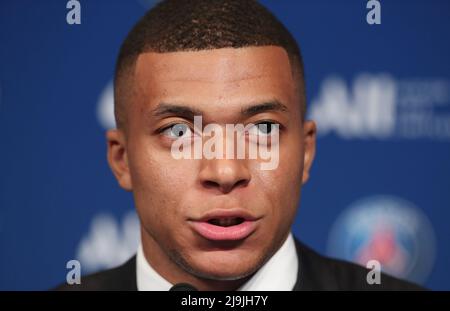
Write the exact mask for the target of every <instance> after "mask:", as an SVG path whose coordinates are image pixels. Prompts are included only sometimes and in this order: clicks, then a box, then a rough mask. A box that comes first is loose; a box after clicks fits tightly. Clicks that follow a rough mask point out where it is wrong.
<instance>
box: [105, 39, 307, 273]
mask: <svg viewBox="0 0 450 311" xmlns="http://www.w3.org/2000/svg"><path fill="white" fill-rule="evenodd" d="M132 79H133V90H132V92H130V93H133V95H132V96H131V97H130V98H129V100H128V102H127V105H128V108H127V117H126V120H127V121H126V122H127V130H126V131H125V132H122V131H118V130H114V131H110V132H109V133H108V139H109V161H110V164H111V167H112V168H113V171H114V173H115V175H116V177H117V179H118V180H119V183H120V184H121V186H122V187H123V188H125V189H127V190H131V191H133V195H134V199H135V204H136V208H137V211H138V214H139V217H140V220H141V225H142V239H143V244H144V249H145V248H146V247H147V248H148V247H151V248H152V249H147V250H146V255H147V257H150V258H149V259H150V261H151V263H152V265H155V266H157V267H161V266H163V265H164V264H165V263H164V261H165V260H168V259H170V260H171V261H172V263H173V262H175V263H176V264H177V266H178V267H181V268H183V270H185V271H188V272H189V273H191V274H193V275H196V276H200V277H205V278H210V279H218V280H219V279H222V280H224V279H235V278H240V277H243V276H247V275H249V274H251V273H253V272H254V271H255V270H256V269H258V268H259V267H260V266H261V265H262V264H263V263H264V262H265V261H266V260H267V259H268V258H269V257H270V256H271V255H272V254H273V253H274V252H275V251H276V250H277V249H278V248H279V247H280V245H281V244H282V243H283V242H284V240H285V238H286V237H287V234H288V233H289V231H290V227H291V225H292V222H293V220H294V217H295V213H296V208H297V203H298V200H299V197H300V189H301V185H302V183H304V182H306V180H307V178H308V171H309V168H310V165H311V162H312V158H313V156H314V139H315V128H314V124H313V123H312V122H306V123H304V122H302V117H301V109H300V105H301V103H300V102H299V101H300V99H299V95H298V91H297V88H296V81H295V80H294V78H293V76H292V70H291V67H290V63H289V59H288V56H287V53H286V52H285V51H284V50H283V49H282V48H279V47H271V46H267V47H248V48H239V49H231V48H230V49H216V50H205V51H195V52H175V53H144V54H141V55H140V56H139V57H138V60H137V62H136V67H135V71H134V77H133V78H132ZM274 102H276V103H279V104H281V106H284V107H283V109H280V106H276V107H273V106H271V107H269V108H267V105H266V106H264V104H265V103H274ZM254 106H259V107H261V106H264V107H265V108H262V109H248V108H250V107H254ZM167 107H172V108H171V109H167ZM173 107H177V109H173ZM179 107H183V108H182V109H179ZM189 110H190V111H192V112H195V113H194V114H196V115H197V114H201V116H202V119H203V120H202V121H203V126H205V125H207V124H209V123H215V124H218V125H220V126H223V128H224V129H225V125H226V124H238V123H239V124H244V125H246V124H249V123H253V124H257V123H260V122H268V121H270V122H272V123H275V124H279V142H278V144H279V164H278V166H277V167H276V168H275V169H272V170H261V167H260V165H259V164H260V162H261V161H262V160H261V159H248V158H246V159H236V158H234V159H228V158H227V159H205V158H202V159H175V158H174V157H173V155H172V153H171V146H172V143H173V142H174V140H175V139H176V137H177V136H176V134H177V133H175V134H174V132H176V129H180V127H178V128H177V126H180V125H179V124H181V126H182V127H181V128H182V129H187V128H191V129H192V131H193V122H192V120H191V118H190V117H191V115H190V113H189ZM244 111H246V113H243V112H244ZM185 125H187V127H186V126H185ZM171 126H172V127H171ZM173 126H175V130H174V127H173ZM125 133H126V134H125ZM252 133H253V134H255V133H256V135H259V132H258V131H257V130H256V132H255V131H252ZM187 135H188V136H189V135H190V134H189V133H188V134H187ZM192 135H194V134H192ZM196 139H199V138H198V137H197V138H196ZM200 140H202V138H200ZM211 212H213V213H215V212H218V213H219V214H220V213H225V214H226V213H229V214H227V215H228V216H230V217H231V216H233V214H234V213H235V214H236V215H241V216H242V213H244V214H246V215H247V216H248V217H251V218H252V220H249V221H251V222H252V226H251V228H252V229H251V230H250V231H249V233H248V235H246V236H245V237H243V238H238V239H225V240H220V239H217V238H216V239H210V238H207V237H205V236H204V235H202V234H199V232H198V231H197V230H195V228H194V227H195V226H193V223H195V222H196V221H199V220H201V219H203V218H204V217H205V215H207V214H208V215H209V214H210V213H211ZM240 221H242V219H240ZM152 261H153V262H152Z"/></svg>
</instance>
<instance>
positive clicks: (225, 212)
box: [191, 209, 261, 221]
mask: <svg viewBox="0 0 450 311" xmlns="http://www.w3.org/2000/svg"><path fill="white" fill-rule="evenodd" d="M221 218H243V219H245V220H250V221H253V220H258V219H259V218H261V217H257V216H254V215H252V214H251V213H250V212H248V211H246V210H243V209H215V210H212V211H209V212H207V213H205V214H203V216H201V217H199V218H195V219H191V220H194V221H208V220H211V219H221Z"/></svg>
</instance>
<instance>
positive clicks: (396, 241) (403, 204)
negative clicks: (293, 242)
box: [328, 196, 435, 284]
mask: <svg viewBox="0 0 450 311" xmlns="http://www.w3.org/2000/svg"><path fill="white" fill-rule="evenodd" d="M328 255H330V256H332V257H336V258H340V259H344V260H347V261H352V262H355V263H357V264H360V265H362V266H364V267H365V266H366V264H367V263H368V262H369V261H370V260H377V261H378V262H379V263H380V264H381V269H382V271H383V272H385V273H387V274H390V275H393V276H396V277H399V278H403V279H407V280H410V281H413V282H416V283H422V284H423V282H424V281H425V280H426V278H427V277H428V275H429V274H430V272H431V270H432V267H433V263H434V258H435V237H434V232H433V228H432V226H431V223H430V221H429V220H428V218H427V217H426V216H425V215H424V214H423V212H422V211H421V210H419V209H418V208H417V207H415V206H414V205H413V204H412V203H410V202H408V201H406V200H404V199H401V198H398V197H394V196H373V197H368V198H364V199H362V200H359V201H357V202H355V203H353V204H352V205H351V206H349V207H348V208H347V209H346V210H345V211H344V212H343V213H342V214H341V215H340V216H339V217H338V219H337V220H336V222H335V224H334V225H333V227H332V229H331V232H330V236H329V241H328Z"/></svg>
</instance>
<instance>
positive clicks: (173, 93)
mask: <svg viewBox="0 0 450 311" xmlns="http://www.w3.org/2000/svg"><path fill="white" fill-rule="evenodd" d="M134 78H135V79H134V84H135V86H136V87H137V88H138V89H137V91H138V94H139V95H140V99H143V100H144V102H145V105H146V106H148V105H155V104H157V103H158V101H162V100H171V101H175V102H177V101H181V102H183V103H186V102H188V103H189V104H193V103H195V104H198V105H201V104H202V103H205V104H206V103H208V106H209V108H210V109H212V107H214V105H212V104H213V102H218V101H220V102H222V103H227V105H228V107H230V108H232V104H233V103H234V104H236V105H239V104H246V102H250V101H258V100H267V99H277V100H279V101H281V102H285V104H289V102H291V101H293V97H294V94H295V91H294V90H295V85H294V81H293V80H294V79H293V76H292V70H291V66H290V62H289V57H288V54H287V52H286V51H285V50H284V49H283V48H281V47H276V46H264V47H245V48H224V49H213V50H201V51H182V52H173V53H154V52H149V53H143V54H141V55H139V57H138V59H137V61H136V66H135V73H134ZM149 108H150V107H149ZM217 108H219V109H220V108H223V107H217Z"/></svg>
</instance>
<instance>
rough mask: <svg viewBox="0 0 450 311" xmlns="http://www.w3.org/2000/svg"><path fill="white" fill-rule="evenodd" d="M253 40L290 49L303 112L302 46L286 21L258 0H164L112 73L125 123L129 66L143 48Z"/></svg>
mask: <svg viewBox="0 0 450 311" xmlns="http://www.w3.org/2000/svg"><path fill="white" fill-rule="evenodd" d="M250 46H279V47H282V48H283V49H284V50H286V52H287V54H288V56H289V61H290V64H291V68H292V72H293V74H294V75H295V76H296V80H297V81H298V89H299V92H300V99H301V101H302V102H301V103H300V105H301V112H302V116H304V114H305V110H306V96H305V81H304V70H303V60H302V56H301V52H300V48H299V46H298V44H297V42H296V41H295V39H294V38H293V36H292V35H291V34H290V32H289V31H288V30H287V29H286V28H285V27H284V25H283V24H282V23H281V22H280V21H279V20H278V19H277V18H276V17H275V16H274V15H273V14H272V13H271V12H270V11H269V10H267V9H266V8H265V7H264V6H263V5H261V4H260V3H258V2H257V1H256V0H165V1H161V2H159V3H158V4H157V5H156V6H154V7H153V8H152V9H151V10H149V11H148V12H147V13H146V14H145V15H144V16H143V17H142V18H141V19H140V20H139V21H138V22H137V24H136V25H135V26H134V27H133V28H132V29H131V31H130V32H129V34H128V36H127V37H126V38H125V40H124V42H123V44H122V46H121V48H120V51H119V56H118V58H117V63H116V70H115V77H114V102H115V105H114V113H115V118H116V123H117V127H118V128H121V127H123V125H124V111H125V103H124V102H125V99H126V96H123V95H124V94H122V93H124V92H125V89H126V87H123V88H121V83H122V80H123V77H124V76H126V74H125V73H126V72H128V73H129V72H130V71H129V70H130V69H131V70H134V67H135V64H136V60H137V58H138V56H139V55H140V54H141V53H144V52H157V53H167V52H178V51H199V50H209V49H220V48H241V47H250Z"/></svg>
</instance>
